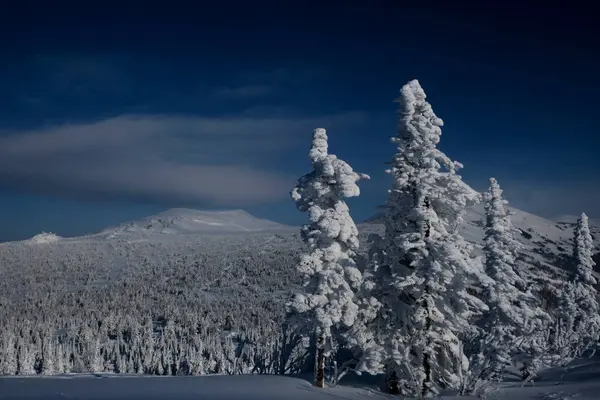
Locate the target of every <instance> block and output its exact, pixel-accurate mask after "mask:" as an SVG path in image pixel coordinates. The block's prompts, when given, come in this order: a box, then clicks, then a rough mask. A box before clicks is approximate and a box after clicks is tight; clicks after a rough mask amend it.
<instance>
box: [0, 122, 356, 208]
mask: <svg viewBox="0 0 600 400" xmlns="http://www.w3.org/2000/svg"><path fill="white" fill-rule="evenodd" d="M365 121H366V118H365V116H364V115H363V114H361V113H349V114H339V115H331V116H326V117H318V118H287V119H286V118H203V117H182V116H145V115H141V116H129V115H128V116H121V117H117V118H111V119H107V120H103V121H97V122H93V123H87V124H75V125H62V126H57V127H47V128H43V129H37V130H31V131H20V132H4V133H3V135H2V136H0V183H2V181H4V182H5V183H11V184H15V183H17V184H19V185H21V186H23V187H29V188H34V189H37V190H43V191H52V192H55V193H56V192H61V193H64V194H65V195H68V194H69V193H71V192H73V193H77V194H82V193H83V194H85V193H99V194H103V195H109V196H115V197H119V196H138V197H147V198H157V199H176V200H183V201H201V202H207V203H211V204H215V205H227V206H232V205H244V204H249V203H264V202H271V201H275V200H278V199H281V198H283V197H285V196H287V194H288V191H289V189H290V187H291V186H290V185H292V184H293V181H294V179H295V177H290V176H287V175H286V174H285V173H283V172H280V171H281V166H279V165H274V166H273V168H272V170H267V169H264V165H265V164H268V163H265V160H267V161H268V159H269V157H273V156H276V155H278V153H279V152H281V151H284V150H286V149H288V150H289V148H290V147H294V146H296V145H297V144H299V143H305V142H306V141H307V140H308V138H309V137H310V132H311V131H312V129H314V128H315V127H318V126H325V127H330V128H331V129H339V131H344V130H347V129H348V128H349V127H352V126H356V125H358V124H361V123H364V122H365ZM259 165H263V168H260V167H259Z"/></svg>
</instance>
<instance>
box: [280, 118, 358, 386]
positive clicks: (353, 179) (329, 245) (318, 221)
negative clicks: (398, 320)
mask: <svg viewBox="0 0 600 400" xmlns="http://www.w3.org/2000/svg"><path fill="white" fill-rule="evenodd" d="M309 156H310V159H311V161H312V164H313V171H312V172H310V173H309V174H307V175H304V176H303V177H301V178H300V179H299V180H298V184H297V185H296V187H295V188H294V189H293V190H292V193H291V196H292V199H293V200H294V201H295V202H296V206H297V207H298V209H299V210H300V211H302V212H308V213H309V218H310V221H311V223H310V224H307V225H304V226H303V227H302V231H301V232H302V238H303V240H304V241H305V242H306V243H307V244H308V245H309V247H310V253H309V254H306V255H304V256H302V258H301V260H300V263H299V265H298V270H299V271H300V272H301V273H302V275H303V276H304V279H305V281H304V286H305V291H304V292H303V293H298V294H296V295H295V296H294V298H293V300H292V301H291V302H290V303H289V308H290V311H291V312H292V313H294V314H296V315H297V314H303V315H306V316H307V321H308V323H309V325H310V327H311V330H313V331H315V332H316V339H317V362H316V377H315V385H316V386H319V387H323V386H324V353H325V351H326V349H325V345H326V342H327V341H328V340H330V339H331V337H332V334H333V329H334V328H335V327H337V326H346V327H348V326H351V325H352V324H353V323H354V320H355V318H356V314H357V310H358V306H357V305H356V304H355V303H354V291H355V290H356V289H357V288H358V287H359V284H360V281H361V273H360V271H359V269H358V268H357V267H356V264H355V261H354V257H355V255H356V250H357V249H358V231H357V229H356V225H355V224H354V221H353V220H352V218H351V217H350V211H349V209H348V206H347V204H346V202H345V201H344V199H345V198H349V197H356V196H358V195H359V194H360V190H359V187H358V185H357V182H358V181H359V180H360V179H368V176H367V175H364V174H359V173H356V172H354V171H353V170H352V168H351V167H350V165H348V164H347V163H346V162H344V161H342V160H340V159H338V158H337V157H336V156H335V155H332V154H328V144H327V134H326V131H325V129H316V130H315V131H314V133H313V140H312V148H311V150H310V153H309Z"/></svg>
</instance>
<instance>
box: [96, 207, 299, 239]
mask: <svg viewBox="0 0 600 400" xmlns="http://www.w3.org/2000/svg"><path fill="white" fill-rule="evenodd" d="M289 229H293V228H291V227H288V226H285V225H282V224H278V223H276V222H272V221H269V220H266V219H260V218H256V217H254V216H252V215H250V214H248V213H247V212H246V211H243V210H230V211H199V210H192V209H187V208H174V209H171V210H168V211H165V212H162V213H160V214H156V215H153V216H150V217H146V218H144V219H142V220H139V221H133V222H128V223H125V224H123V225H121V226H119V227H116V228H111V229H107V230H105V231H103V232H102V234H104V235H105V236H107V237H117V236H121V235H124V234H129V235H131V234H142V235H146V234H224V233H251V232H277V231H285V230H289Z"/></svg>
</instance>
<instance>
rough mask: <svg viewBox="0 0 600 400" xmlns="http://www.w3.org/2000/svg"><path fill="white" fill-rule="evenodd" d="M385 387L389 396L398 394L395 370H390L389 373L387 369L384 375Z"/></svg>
mask: <svg viewBox="0 0 600 400" xmlns="http://www.w3.org/2000/svg"><path fill="white" fill-rule="evenodd" d="M385 387H386V388H387V392H388V393H389V394H400V387H399V386H398V374H396V370H395V369H392V370H391V371H390V370H389V369H388V371H387V373H386V374H385Z"/></svg>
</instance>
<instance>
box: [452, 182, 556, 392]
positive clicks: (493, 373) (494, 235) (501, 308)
mask: <svg viewBox="0 0 600 400" xmlns="http://www.w3.org/2000/svg"><path fill="white" fill-rule="evenodd" d="M484 199H485V214H486V224H485V237H484V246H483V251H484V254H485V272H486V275H487V277H489V278H490V279H489V280H488V282H487V284H486V288H485V290H484V300H485V302H486V303H487V305H488V307H489V310H488V311H487V312H485V314H484V316H483V317H482V318H481V320H480V321H479V326H480V327H481V328H482V335H481V338H480V340H479V341H478V343H477V347H476V352H475V354H473V355H472V356H473V359H472V360H471V374H473V375H471V379H470V380H469V382H468V387H464V388H463V391H464V392H469V393H470V392H473V391H476V390H477V389H478V387H479V386H480V385H482V384H484V383H485V382H490V381H498V380H500V379H501V377H502V372H503V371H504V369H505V367H507V366H509V365H510V364H511V361H512V357H513V356H514V355H516V354H523V353H527V352H529V350H530V349H529V348H528V346H529V345H530V344H531V343H530V342H529V341H527V340H524V339H525V338H527V337H529V336H530V335H532V334H536V333H538V332H540V331H541V330H542V329H543V328H544V326H545V324H546V323H547V322H548V321H549V316H548V315H547V314H546V313H545V312H543V311H542V310H541V309H540V308H539V307H537V305H536V298H535V296H534V295H533V294H532V293H531V292H530V291H529V289H528V286H529V285H528V282H527V281H526V273H525V272H524V271H523V270H521V268H520V266H519V265H518V264H517V261H516V260H517V256H518V251H519V249H520V247H521V245H520V244H519V242H517V241H516V240H515V239H514V238H513V232H514V227H513V225H512V223H511V221H510V213H509V212H508V210H507V209H506V207H505V206H506V204H508V202H507V201H506V200H504V199H503V198H502V189H500V185H498V182H497V181H496V179H494V178H491V179H490V187H489V191H488V192H487V193H485V194H484Z"/></svg>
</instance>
